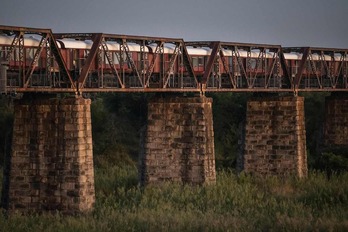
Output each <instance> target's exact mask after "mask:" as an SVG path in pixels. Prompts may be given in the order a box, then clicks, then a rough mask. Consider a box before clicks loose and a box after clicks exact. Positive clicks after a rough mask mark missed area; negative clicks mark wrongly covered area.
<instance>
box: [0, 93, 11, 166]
mask: <svg viewBox="0 0 348 232" xmlns="http://www.w3.org/2000/svg"><path fill="white" fill-rule="evenodd" d="M12 125H13V105H12V101H11V100H9V99H8V98H6V97H3V96H1V95H0V131H1V133H0V167H1V166H2V165H3V163H4V157H5V155H8V154H9V152H10V150H11V138H12Z"/></svg>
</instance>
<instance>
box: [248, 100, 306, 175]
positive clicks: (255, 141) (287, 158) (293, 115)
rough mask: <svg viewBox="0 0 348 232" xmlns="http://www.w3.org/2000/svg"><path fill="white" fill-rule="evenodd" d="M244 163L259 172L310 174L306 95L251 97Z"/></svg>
mask: <svg viewBox="0 0 348 232" xmlns="http://www.w3.org/2000/svg"><path fill="white" fill-rule="evenodd" d="M242 163H243V167H242V168H243V170H244V171H245V172H246V173H252V174H255V175H262V176H264V175H278V176H287V175H295V176H298V177H304V176H306V175H307V154H306V130H305V116H304V98H303V97H294V96H285V97H280V96H276V97H265V98H255V99H252V100H249V101H248V103H247V118H246V128H245V144H244V155H243V158H242Z"/></svg>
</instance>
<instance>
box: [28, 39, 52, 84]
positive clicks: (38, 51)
mask: <svg viewBox="0 0 348 232" xmlns="http://www.w3.org/2000/svg"><path fill="white" fill-rule="evenodd" d="M47 39H48V35H47V34H43V35H42V38H41V41H40V43H39V47H38V48H37V49H36V52H35V55H34V58H33V60H32V62H31V64H30V66H29V69H28V70H27V74H26V75H25V79H26V81H25V83H24V88H28V85H29V82H30V80H31V77H32V75H33V72H34V69H35V65H36V64H37V62H38V60H39V57H40V55H41V52H42V49H43V47H44V45H45V44H46V41H47ZM46 49H48V48H47V47H46Z"/></svg>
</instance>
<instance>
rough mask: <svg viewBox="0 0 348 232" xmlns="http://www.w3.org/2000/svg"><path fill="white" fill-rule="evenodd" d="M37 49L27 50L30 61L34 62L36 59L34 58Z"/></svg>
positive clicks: (27, 57)
mask: <svg viewBox="0 0 348 232" xmlns="http://www.w3.org/2000/svg"><path fill="white" fill-rule="evenodd" d="M36 50H37V49H36V48H27V49H26V53H25V55H26V59H28V60H33V59H34V56H35V53H36Z"/></svg>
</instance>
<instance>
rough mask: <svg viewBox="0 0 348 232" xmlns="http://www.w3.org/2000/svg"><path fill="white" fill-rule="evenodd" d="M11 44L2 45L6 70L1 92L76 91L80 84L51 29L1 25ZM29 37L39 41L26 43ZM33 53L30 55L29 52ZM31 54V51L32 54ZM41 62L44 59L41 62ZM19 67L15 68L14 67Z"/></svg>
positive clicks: (1, 62)
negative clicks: (74, 79) (76, 82)
mask: <svg viewBox="0 0 348 232" xmlns="http://www.w3.org/2000/svg"><path fill="white" fill-rule="evenodd" d="M1 34H4V35H7V36H10V38H11V39H12V43H11V44H10V45H4V46H1V45H0V47H1V48H0V50H1V52H2V55H1V56H0V65H1V69H2V70H6V71H2V75H5V74H6V76H1V82H2V83H1V84H2V85H1V90H0V92H5V93H6V92H63V91H64V92H75V91H76V86H75V84H74V81H73V79H72V77H71V75H70V73H69V71H68V69H67V66H66V64H65V62H64V60H63V58H62V55H61V53H60V49H59V47H58V44H57V43H56V41H55V39H54V37H53V33H52V31H51V30H50V29H36V28H25V27H10V26H1V25H0V35H1ZM25 38H30V39H32V40H34V39H35V40H36V41H39V42H37V43H34V44H31V45H30V48H28V46H27V45H26V44H25ZM30 53H31V54H32V57H31V58H30V59H28V55H29V54H30ZM29 56H30V55H29ZM39 62H40V63H39ZM14 67H15V68H14Z"/></svg>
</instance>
